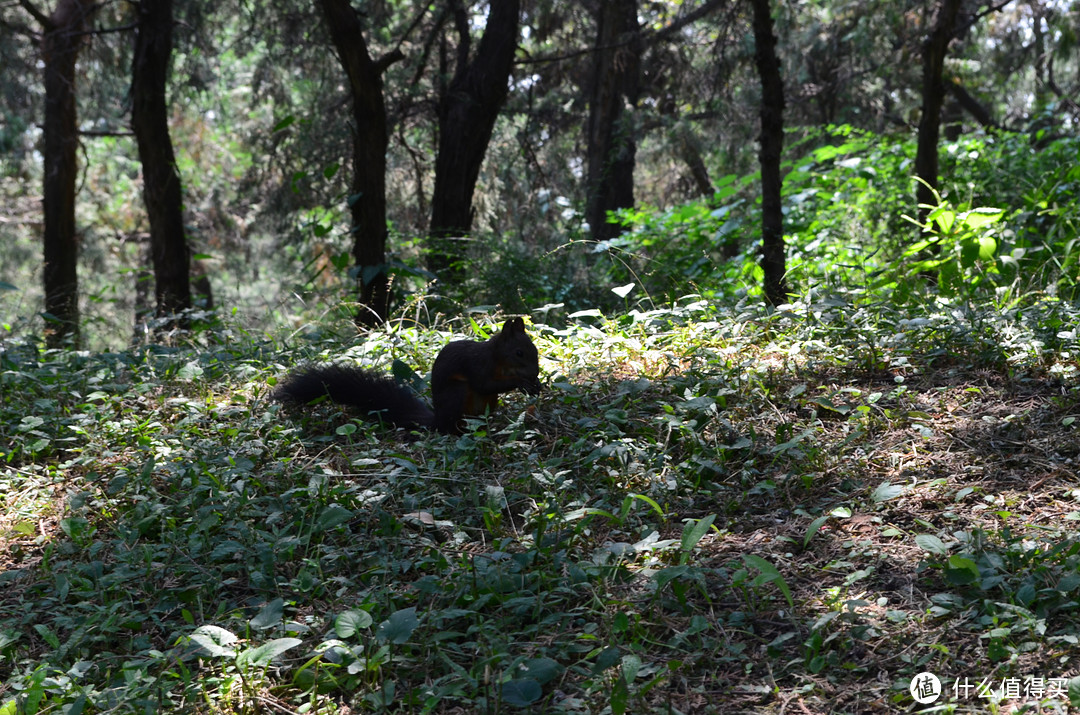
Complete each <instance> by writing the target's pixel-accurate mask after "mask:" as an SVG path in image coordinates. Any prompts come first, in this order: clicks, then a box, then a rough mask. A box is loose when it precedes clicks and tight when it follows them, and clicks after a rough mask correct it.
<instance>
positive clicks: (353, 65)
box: [319, 0, 403, 326]
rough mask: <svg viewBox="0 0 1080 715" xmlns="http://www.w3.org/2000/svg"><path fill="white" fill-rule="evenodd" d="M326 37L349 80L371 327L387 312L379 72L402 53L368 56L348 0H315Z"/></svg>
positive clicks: (356, 210)
mask: <svg viewBox="0 0 1080 715" xmlns="http://www.w3.org/2000/svg"><path fill="white" fill-rule="evenodd" d="M319 5H320V6H321V7H322V10H323V14H324V15H325V16H326V24H327V26H328V27H329V29H330V38H331V40H332V41H333V43H334V47H335V49H336V50H337V54H338V59H339V60H340V61H341V66H342V68H343V69H344V70H345V75H346V76H347V77H348V80H349V90H350V92H351V94H352V118H353V125H354V127H353V129H354V132H355V133H354V135H353V179H352V186H351V192H352V195H351V196H350V197H349V206H350V207H351V210H352V229H351V231H352V234H353V259H354V260H355V261H356V271H357V281H358V283H359V285H360V302H361V303H362V306H361V308H360V310H359V312H358V313H357V314H356V324H357V325H361V326H374V325H378V324H380V323H382V322H384V321H385V320H386V317H387V314H388V313H389V311H390V278H389V276H388V274H387V270H386V236H387V230H386V146H387V144H388V142H389V138H388V136H387V127H386V103H385V101H384V100H383V87H382V73H383V71H384V70H385V69H386V68H387V67H389V66H390V65H391V64H392V63H393V62H396V61H397V60H399V59H402V57H403V55H402V54H401V53H400V52H398V51H395V52H393V53H391V54H390V55H387V56H386V57H383V58H381V59H379V60H373V59H372V58H371V55H370V54H368V49H367V43H365V42H364V34H363V28H362V27H361V26H360V20H359V18H358V17H357V14H356V11H355V10H353V8H352V5H350V4H349V0H319Z"/></svg>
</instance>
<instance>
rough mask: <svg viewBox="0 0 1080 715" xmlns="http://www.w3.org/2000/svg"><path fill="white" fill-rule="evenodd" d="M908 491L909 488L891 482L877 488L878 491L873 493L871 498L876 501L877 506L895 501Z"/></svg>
mask: <svg viewBox="0 0 1080 715" xmlns="http://www.w3.org/2000/svg"><path fill="white" fill-rule="evenodd" d="M906 491H907V487H905V486H903V485H901V484H895V485H894V484H890V483H889V482H882V483H881V484H879V485H878V486H877V489H875V490H874V491H873V493H872V494H871V495H870V498H871V499H873V500H874V503H875V504H880V503H881V502H884V501H889V500H890V499H895V498H896V497H898V496H900V495H901V494H903V493H904V492H906Z"/></svg>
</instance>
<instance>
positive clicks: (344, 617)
mask: <svg viewBox="0 0 1080 715" xmlns="http://www.w3.org/2000/svg"><path fill="white" fill-rule="evenodd" d="M373 622H374V619H372V617H371V614H370V613H368V612H367V611H365V610H363V609H354V610H351V611H345V612H344V613H342V614H340V615H338V617H337V618H335V619H334V632H335V633H337V637H338V638H341V639H342V640H346V639H348V638H352V637H353V636H355V635H356V634H357V633H359V632H360V631H365V630H367V629H368V628H371V624H372V623H373Z"/></svg>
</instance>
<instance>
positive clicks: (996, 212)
mask: <svg viewBox="0 0 1080 715" xmlns="http://www.w3.org/2000/svg"><path fill="white" fill-rule="evenodd" d="M1004 215H1005V210H1004V209H995V208H991V207H988V206H981V207H979V208H977V209H972V210H971V211H968V212H967V213H965V214H964V215H963V219H962V221H963V224H964V226H966V227H967V228H970V229H972V230H977V229H980V228H982V227H983V226H988V225H990V224H992V223H997V222H998V221H1000V220H1001V217H1002V216H1004Z"/></svg>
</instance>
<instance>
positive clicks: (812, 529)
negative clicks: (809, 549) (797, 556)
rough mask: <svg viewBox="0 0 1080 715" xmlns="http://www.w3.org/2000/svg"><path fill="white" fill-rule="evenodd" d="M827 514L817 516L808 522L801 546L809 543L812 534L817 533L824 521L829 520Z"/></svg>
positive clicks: (812, 536) (804, 546)
mask: <svg viewBox="0 0 1080 715" xmlns="http://www.w3.org/2000/svg"><path fill="white" fill-rule="evenodd" d="M829 516H830V515H829V514H822V515H821V516H819V517H818V518H816V519H814V520H813V521H811V522H810V526H809V527H808V528H807V529H806V536H804V537H803V542H802V544H803V548H804V549H805V548H806V545H807V544H809V543H810V539H812V538H814V534H816V533H818V529H820V528H821V527H822V526H824V525H825V522H827V521H828V520H829Z"/></svg>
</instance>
